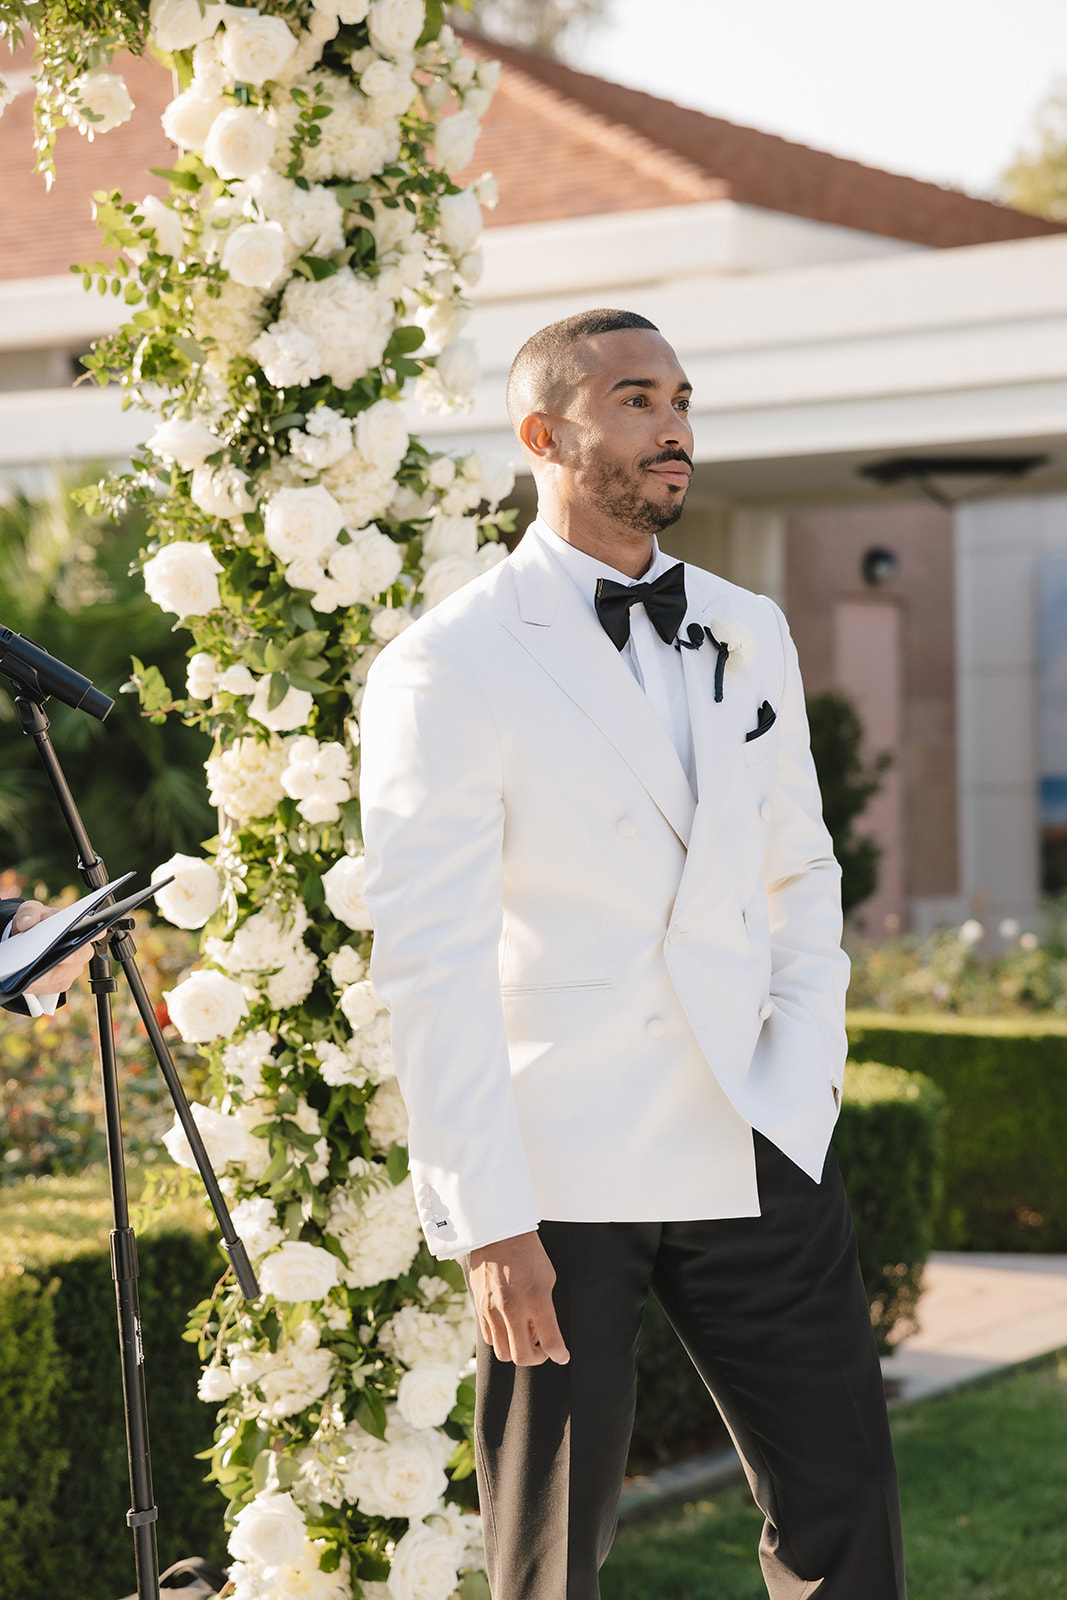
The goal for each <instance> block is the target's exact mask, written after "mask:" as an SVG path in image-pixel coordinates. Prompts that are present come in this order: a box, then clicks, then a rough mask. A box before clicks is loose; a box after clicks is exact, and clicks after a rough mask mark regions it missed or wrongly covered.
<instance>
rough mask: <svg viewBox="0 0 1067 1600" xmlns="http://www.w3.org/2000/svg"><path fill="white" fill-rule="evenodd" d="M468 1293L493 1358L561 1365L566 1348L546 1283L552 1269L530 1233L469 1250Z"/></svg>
mask: <svg viewBox="0 0 1067 1600" xmlns="http://www.w3.org/2000/svg"><path fill="white" fill-rule="evenodd" d="M470 1279H471V1294H472V1296H473V1298H474V1309H475V1311H476V1312H477V1314H478V1322H479V1325H480V1326H481V1330H482V1338H483V1339H484V1340H485V1342H486V1344H489V1345H492V1347H493V1353H494V1355H495V1356H496V1358H497V1360H498V1361H514V1363H515V1365H516V1366H517V1367H539V1366H540V1365H541V1364H542V1362H545V1361H555V1362H557V1363H558V1365H559V1366H561V1367H562V1366H566V1364H567V1362H568V1361H569V1360H570V1358H571V1357H570V1351H569V1350H568V1349H567V1346H566V1345H565V1344H564V1343H563V1335H562V1334H561V1333H560V1331H559V1323H558V1322H557V1321H556V1311H555V1307H554V1306H553V1304H552V1285H553V1284H554V1283H555V1281H556V1271H555V1268H554V1267H553V1265H552V1263H551V1261H550V1260H549V1259H548V1255H547V1252H546V1251H545V1247H544V1245H543V1244H542V1243H541V1240H540V1238H539V1237H538V1235H537V1234H536V1233H519V1234H516V1235H515V1237H514V1238H512V1239H499V1240H497V1242H496V1243H495V1244H487V1245H483V1246H482V1248H481V1249H480V1250H472V1251H471V1257H470Z"/></svg>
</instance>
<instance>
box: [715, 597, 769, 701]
mask: <svg viewBox="0 0 1067 1600" xmlns="http://www.w3.org/2000/svg"><path fill="white" fill-rule="evenodd" d="M704 632H705V633H706V634H707V636H708V642H709V643H710V644H713V645H714V646H715V649H716V650H717V651H718V652H719V656H718V660H717V661H716V663H715V698H716V700H721V699H722V696H723V674H724V673H725V672H726V671H730V672H742V671H743V670H744V669H745V667H750V666H751V665H752V663H753V661H754V660H755V659H756V641H755V639H754V638H753V637H752V630H751V628H749V627H748V625H747V624H746V623H744V622H739V621H738V619H737V618H736V617H713V618H712V619H711V622H710V623H709V625H708V626H707V627H706V628H705V629H704Z"/></svg>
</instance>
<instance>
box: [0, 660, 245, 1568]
mask: <svg viewBox="0 0 1067 1600" xmlns="http://www.w3.org/2000/svg"><path fill="white" fill-rule="evenodd" d="M3 632H4V633H5V634H6V632H7V631H6V630H3ZM7 637H9V638H10V637H11V636H10V635H7ZM42 654H43V652H42ZM51 659H52V658H48V660H49V661H51ZM60 665H61V664H60ZM0 669H3V670H5V671H7V672H9V673H10V672H11V669H10V667H7V666H5V665H4V662H3V660H2V659H0ZM66 670H69V669H66ZM26 676H27V677H30V678H31V681H33V687H31V686H30V685H27V684H26V683H24V682H21V681H19V680H18V679H16V678H15V677H14V675H13V674H12V687H13V689H14V691H15V707H16V710H17V711H18V715H19V721H20V722H21V723H22V729H23V732H24V733H27V734H29V736H30V738H31V739H32V740H33V742H34V744H35V745H36V746H37V753H38V755H39V756H40V758H41V761H42V763H43V765H44V769H45V772H46V773H47V774H48V779H49V782H50V783H51V785H52V788H53V789H54V790H55V793H56V798H57V800H58V801H59V806H60V810H61V811H62V813H63V818H64V821H65V822H66V824H67V827H68V829H69V830H70V835H71V838H72V839H73V840H74V844H75V847H76V849H77V851H78V871H79V873H80V874H81V877H82V880H83V882H84V883H85V884H86V886H87V887H88V888H89V889H101V888H103V886H104V885H105V884H106V883H107V882H108V881H109V879H108V873H107V868H106V867H105V866H104V863H103V861H102V860H101V859H100V857H99V856H98V855H97V853H96V851H95V850H94V849H93V846H92V844H91V843H90V842H89V836H88V834H87V833H86V831H85V827H84V825H83V823H82V819H81V817H80V816H79V814H78V808H77V806H76V805H75V803H74V798H73V796H72V794H71V792H70V789H69V787H68V785H67V780H66V778H65V777H64V775H63V771H62V768H61V767H60V764H59V759H58V757H57V756H56V753H55V750H54V749H53V747H52V743H51V741H50V739H49V737H48V728H49V721H48V718H47V717H46V716H45V714H44V711H43V709H42V705H41V701H42V699H44V698H47V694H46V693H42V688H43V685H42V684H41V683H40V682H39V681H38V680H36V678H35V675H34V674H31V673H27V674H26ZM80 681H82V682H85V681H86V680H80ZM93 693H94V694H96V695H97V696H98V699H99V702H101V703H103V702H106V709H105V710H103V711H102V712H101V711H100V710H99V709H94V710H93V711H92V714H93V715H94V716H99V717H101V720H102V718H103V717H104V716H106V715H107V712H108V711H109V710H110V709H111V705H112V702H111V701H108V700H107V697H106V696H105V695H102V694H100V691H99V690H94V691H93ZM61 698H66V695H65V694H63V693H62V692H61ZM68 703H72V702H68ZM85 709H89V707H85ZM110 901H111V903H114V896H111V897H110ZM108 903H109V902H108V901H107V900H105V901H104V902H103V904H104V905H107V904H108ZM133 926H134V924H133V919H132V918H130V917H126V918H122V919H120V920H119V921H118V922H116V923H115V924H114V925H113V926H112V928H111V929H110V930H109V932H108V934H107V935H106V938H102V939H101V942H100V943H99V944H98V945H97V946H96V954H95V955H94V956H93V958H92V960H91V961H90V963H89V987H90V989H91V990H92V992H93V994H94V995H95V997H96V1020H97V1032H98V1040H99V1051H100V1068H101V1073H102V1076H103V1086H104V1122H105V1128H106V1133H107V1165H108V1176H109V1181H110V1186H111V1209H112V1218H113V1221H114V1227H113V1228H112V1230H111V1276H112V1277H113V1279H114V1280H115V1299H116V1304H117V1307H118V1324H119V1353H120V1356H121V1361H122V1391H123V1403H124V1407H125V1413H126V1450H127V1456H128V1459H129V1468H130V1496H131V1506H130V1509H129V1511H128V1512H127V1513H126V1522H127V1524H128V1526H129V1527H130V1528H131V1529H132V1531H133V1541H134V1555H135V1559H136V1563H137V1595H138V1600H159V1562H158V1557H157V1553H156V1528H155V1524H156V1519H157V1517H158V1515H159V1512H158V1510H157V1509H156V1506H155V1504H154V1501H153V1495H152V1463H151V1457H150V1454H149V1446H148V1408H147V1403H146V1397H145V1381H144V1350H143V1347H142V1343H141V1313H140V1305H139V1301H138V1294H137V1242H136V1239H135V1236H134V1231H133V1229H132V1228H131V1227H130V1217H129V1207H128V1203H127V1196H126V1166H125V1160H124V1156H123V1149H122V1118H121V1112H120V1106H119V1085H118V1069H117V1063H116V1060H115V1036H114V1033H113V1031H112V1023H111V996H112V994H114V992H115V990H116V989H117V988H118V981H117V979H116V978H114V977H112V975H111V962H112V960H115V961H117V962H118V963H119V965H120V966H121V967H122V970H123V972H124V974H125V976H126V982H127V983H128V984H129V987H130V991H131V993H132V994H133V998H134V1001H135V1002H136V1005H137V1010H138V1011H139V1012H140V1015H141V1021H142V1022H143V1023H144V1026H145V1031H146V1032H147V1034H148V1038H149V1040H150V1042H151V1045H152V1049H153V1051H154V1052H155V1057H156V1061H157V1062H158V1063H159V1070H160V1072H161V1073H162V1074H163V1078H164V1081H165V1082H166V1085H167V1088H168V1089H169V1091H170V1097H171V1099H172V1100H173V1102H174V1109H175V1111H176V1112H177V1115H178V1119H179V1121H180V1122H181V1125H182V1127H183V1128H184V1130H185V1135H186V1138H187V1139H188V1140H189V1145H190V1148H191V1149H192V1152H193V1157H194V1159H195V1161H196V1164H197V1166H198V1168H199V1169H200V1176H201V1178H202V1179H203V1180H204V1187H205V1189H206V1190H207V1193H208V1198H209V1199H210V1201H211V1205H212V1208H213V1210H214V1212H215V1217H216V1219H217V1221H218V1224H219V1227H220V1229H221V1231H222V1243H223V1248H224V1249H225V1251H226V1253H227V1255H228V1256H229V1258H230V1265H231V1266H232V1267H233V1270H234V1275H235V1276H236V1278H237V1282H238V1284H239V1285H240V1288H241V1292H242V1294H243V1295H244V1296H245V1298H246V1299H248V1300H256V1299H258V1298H259V1285H258V1283H257V1282H256V1277H255V1273H254V1272H253V1271H252V1266H251V1263H250V1261H249V1259H248V1253H247V1251H246V1250H245V1247H244V1244H243V1242H242V1241H241V1239H240V1238H239V1237H238V1235H237V1234H236V1232H235V1231H234V1226H233V1223H232V1222H231V1220H230V1213H229V1211H228V1210H227V1207H226V1201H225V1199H224V1198H223V1195H222V1191H221V1189H220V1188H219V1185H218V1179H217V1178H216V1177H215V1174H214V1172H213V1170H212V1167H211V1162H210V1160H209V1159H208V1153H207V1151H206V1149H205V1148H204V1141H203V1139H202V1138H201V1136H200V1130H199V1128H198V1127H197V1125H196V1123H195V1122H194V1120H193V1115H192V1112H191V1111H190V1109H189V1102H188V1101H187V1100H186V1098H185V1091H184V1090H183V1088H182V1085H181V1080H180V1079H179V1077H178V1073H177V1069H176V1068H175V1065H174V1061H173V1058H172V1057H171V1053H170V1050H169V1049H168V1047H167V1042H166V1040H165V1039H164V1037H163V1032H162V1029H161V1028H160V1026H159V1022H158V1020H157V1018H156V1014H155V1010H154V1008H153V1006H152V1002H151V1000H150V998H149V996H148V992H147V990H146V989H145V986H144V979H143V978H142V977H141V974H140V971H139V970H138V967H137V963H136V961H135V960H134V956H135V954H136V947H135V945H134V942H133V940H132V939H131V938H130V930H131V929H132V928H133Z"/></svg>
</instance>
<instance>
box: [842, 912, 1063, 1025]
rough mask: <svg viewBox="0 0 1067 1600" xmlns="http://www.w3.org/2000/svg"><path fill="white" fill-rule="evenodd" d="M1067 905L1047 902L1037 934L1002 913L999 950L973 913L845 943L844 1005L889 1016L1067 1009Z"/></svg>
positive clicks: (1060, 1013) (1017, 1013)
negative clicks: (950, 922)
mask: <svg viewBox="0 0 1067 1600" xmlns="http://www.w3.org/2000/svg"><path fill="white" fill-rule="evenodd" d="M1065 912H1067V908H1065V907H1064V906H1062V905H1061V906H1057V905H1055V904H1049V905H1048V906H1047V907H1046V911H1045V914H1044V916H1043V919H1042V920H1043V922H1044V924H1045V928H1044V932H1043V933H1042V934H1041V936H1040V937H1039V936H1038V935H1037V934H1036V933H1034V932H1033V931H1032V930H1029V929H1027V930H1024V929H1022V928H1021V927H1020V926H1019V924H1018V923H1017V922H1014V921H1013V920H1011V919H1010V918H1006V919H1005V920H1004V921H1003V922H1001V924H1000V927H999V929H998V930H997V932H998V937H999V938H1000V940H1001V941H1002V944H1001V946H1000V948H999V949H996V950H994V949H992V948H991V944H990V937H989V932H988V930H987V929H986V928H984V927H983V926H982V924H981V923H980V922H978V921H976V920H975V919H974V918H971V919H970V920H968V921H967V922H965V923H964V924H963V926H962V927H961V928H940V929H938V931H937V932H936V933H931V934H923V935H919V934H909V935H907V937H905V938H903V939H888V940H886V941H885V942H884V943H880V944H869V943H866V942H864V943H862V944H860V945H858V946H856V947H854V948H852V949H851V950H850V954H851V956H852V980H851V982H850V984H849V991H848V998H849V1005H850V1006H851V1007H852V1008H853V1009H854V1010H856V1011H866V1010H870V1011H881V1012H884V1013H886V1014H887V1015H889V1016H907V1015H909V1014H916V1015H923V1016H929V1015H932V1014H934V1013H939V1014H942V1015H945V1016H953V1015H955V1016H974V1017H977V1016H1000V1017H1003V1016H1023V1015H1034V1014H1040V1013H1045V1014H1048V1013H1052V1014H1054V1015H1058V1016H1067V915H1065Z"/></svg>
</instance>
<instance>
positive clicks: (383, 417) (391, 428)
mask: <svg viewBox="0 0 1067 1600" xmlns="http://www.w3.org/2000/svg"><path fill="white" fill-rule="evenodd" d="M355 439H356V446H357V448H358V450H359V453H360V455H362V456H364V457H365V458H366V460H367V461H369V462H372V463H373V465H374V466H379V467H387V468H388V470H389V472H390V474H392V473H394V472H395V471H396V469H397V467H398V466H399V465H400V463H401V462H402V461H403V459H404V457H405V455H406V454H407V449H408V429H407V423H406V421H405V420H404V411H403V407H402V406H399V405H397V404H396V403H395V402H394V401H392V400H376V401H375V402H374V404H373V405H372V406H368V407H367V409H366V411H361V412H360V413H359V415H358V416H357V418H356V421H355Z"/></svg>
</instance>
